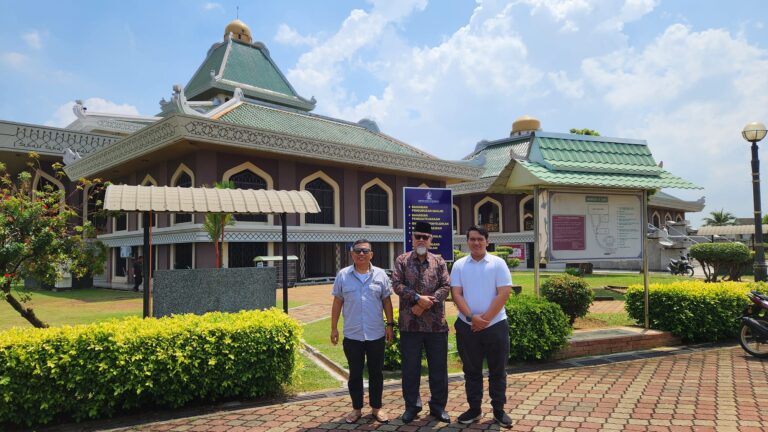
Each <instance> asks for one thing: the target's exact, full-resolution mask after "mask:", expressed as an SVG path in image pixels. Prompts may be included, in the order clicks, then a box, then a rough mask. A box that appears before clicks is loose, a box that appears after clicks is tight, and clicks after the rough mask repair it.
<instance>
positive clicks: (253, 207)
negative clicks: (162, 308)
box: [104, 185, 320, 317]
mask: <svg viewBox="0 0 768 432" xmlns="http://www.w3.org/2000/svg"><path fill="white" fill-rule="evenodd" d="M104 210H109V211H137V212H142V217H143V221H144V224H143V226H144V245H143V249H144V252H143V253H144V256H146V257H149V256H150V247H151V238H150V233H151V231H150V230H151V223H150V222H149V221H150V218H151V215H152V213H153V212H155V213H236V214H238V213H239V214H243V213H277V214H279V215H280V220H281V223H282V228H283V230H282V231H283V232H282V243H283V247H282V249H283V310H284V311H285V312H286V313H288V268H287V267H288V259H287V256H288V226H287V222H286V219H287V218H286V215H287V214H288V213H319V212H320V206H319V205H318V204H317V201H316V200H315V197H314V196H313V195H312V194H311V193H310V192H308V191H284V190H253V189H217V188H181V187H168V186H129V185H109V186H107V192H106V194H105V196H104ZM150 267H151V266H149V265H145V266H144V281H145V289H144V317H148V316H149V315H150V310H149V299H150V292H151V288H150V287H151V283H152V275H151V268H150Z"/></svg>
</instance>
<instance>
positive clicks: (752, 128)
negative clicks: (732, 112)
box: [741, 122, 768, 142]
mask: <svg viewBox="0 0 768 432" xmlns="http://www.w3.org/2000/svg"><path fill="white" fill-rule="evenodd" d="M766 132H768V131H766V129H765V125H764V124H762V123H760V122H752V123H749V124H747V125H746V126H744V130H742V131H741V136H743V137H744V139H745V140H747V141H749V142H758V141H760V140H762V139H763V138H765V134H766Z"/></svg>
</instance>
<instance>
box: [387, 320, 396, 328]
mask: <svg viewBox="0 0 768 432" xmlns="http://www.w3.org/2000/svg"><path fill="white" fill-rule="evenodd" d="M387 326H389V327H394V326H395V322H394V321H387Z"/></svg>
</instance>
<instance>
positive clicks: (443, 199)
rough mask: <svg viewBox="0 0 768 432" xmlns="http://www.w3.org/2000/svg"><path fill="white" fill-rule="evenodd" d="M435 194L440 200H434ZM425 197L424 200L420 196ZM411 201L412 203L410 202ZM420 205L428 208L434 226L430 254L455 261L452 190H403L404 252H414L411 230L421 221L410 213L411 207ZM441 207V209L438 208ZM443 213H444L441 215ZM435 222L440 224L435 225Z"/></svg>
mask: <svg viewBox="0 0 768 432" xmlns="http://www.w3.org/2000/svg"><path fill="white" fill-rule="evenodd" d="M433 194H437V196H438V199H432V197H433V196H434V195H433ZM412 195H423V196H424V199H419V197H418V196H412ZM409 200H410V201H409ZM415 204H419V205H420V206H426V207H427V208H428V210H430V211H429V213H430V215H429V216H431V218H430V219H438V220H437V221H432V220H429V221H427V222H430V224H431V225H432V239H433V245H432V247H431V248H430V249H429V252H431V253H433V254H435V255H439V256H441V257H442V258H443V259H444V260H445V261H446V262H452V261H453V190H452V189H450V188H424V187H404V188H403V250H404V251H405V252H410V251H411V250H413V245H412V243H411V231H410V228H411V227H412V226H413V224H414V223H415V222H417V221H418V220H421V219H417V220H413V212H412V211H409V210H410V209H411V206H413V205H415ZM438 207H440V208H438ZM440 211H442V213H440ZM434 222H438V223H437V224H435V223H434ZM434 240H438V244H439V246H435V242H434Z"/></svg>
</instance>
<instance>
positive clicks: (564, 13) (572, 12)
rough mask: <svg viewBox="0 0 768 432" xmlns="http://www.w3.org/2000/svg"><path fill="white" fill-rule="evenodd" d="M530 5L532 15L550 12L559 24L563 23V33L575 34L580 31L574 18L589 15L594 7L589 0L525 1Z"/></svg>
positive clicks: (561, 29)
mask: <svg viewBox="0 0 768 432" xmlns="http://www.w3.org/2000/svg"><path fill="white" fill-rule="evenodd" d="M524 3H526V4H528V5H530V6H531V7H532V9H531V15H535V14H537V13H539V12H541V11H546V12H548V13H549V14H550V15H551V16H552V18H554V19H555V21H557V22H562V23H563V25H562V27H561V28H560V31H562V32H575V31H578V30H579V27H578V25H577V24H576V22H575V21H574V17H575V16H578V15H580V14H587V13H589V12H590V11H592V5H591V4H590V2H589V1H588V0H524Z"/></svg>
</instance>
